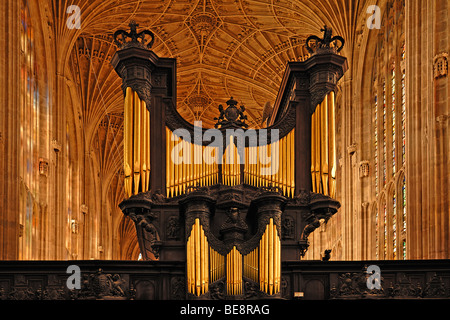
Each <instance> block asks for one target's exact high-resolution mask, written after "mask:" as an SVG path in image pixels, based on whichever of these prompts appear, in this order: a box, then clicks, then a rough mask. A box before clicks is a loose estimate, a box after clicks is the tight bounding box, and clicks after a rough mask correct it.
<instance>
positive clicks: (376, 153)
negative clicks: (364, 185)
mask: <svg viewBox="0 0 450 320" xmlns="http://www.w3.org/2000/svg"><path fill="white" fill-rule="evenodd" d="M374 145H375V152H374V163H375V195H376V196H378V96H377V95H375V121H374Z"/></svg>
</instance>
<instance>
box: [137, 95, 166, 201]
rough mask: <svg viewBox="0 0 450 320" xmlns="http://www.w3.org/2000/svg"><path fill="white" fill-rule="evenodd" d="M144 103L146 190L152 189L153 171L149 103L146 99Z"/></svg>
mask: <svg viewBox="0 0 450 320" xmlns="http://www.w3.org/2000/svg"><path fill="white" fill-rule="evenodd" d="M142 103H143V105H144V110H145V117H146V120H145V122H146V123H147V131H146V132H145V135H146V137H147V146H146V151H147V175H146V181H147V186H146V190H149V189H150V172H151V164H150V112H149V111H148V110H147V104H146V103H145V101H142ZM161 192H164V190H161Z"/></svg>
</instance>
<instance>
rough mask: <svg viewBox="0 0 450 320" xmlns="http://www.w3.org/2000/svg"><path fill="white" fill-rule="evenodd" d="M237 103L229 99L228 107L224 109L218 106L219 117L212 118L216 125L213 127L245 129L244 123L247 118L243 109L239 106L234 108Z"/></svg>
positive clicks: (246, 125)
mask: <svg viewBox="0 0 450 320" xmlns="http://www.w3.org/2000/svg"><path fill="white" fill-rule="evenodd" d="M237 103H238V102H237V101H236V100H234V99H233V97H231V98H230V100H228V101H227V105H228V107H227V108H226V109H224V108H223V106H222V105H219V111H220V115H219V117H218V118H214V120H217V123H216V124H215V125H214V126H215V127H216V128H217V127H219V126H220V127H221V128H247V127H248V124H246V123H245V120H247V116H246V115H244V111H245V107H244V106H240V107H239V108H237V107H236V105H237Z"/></svg>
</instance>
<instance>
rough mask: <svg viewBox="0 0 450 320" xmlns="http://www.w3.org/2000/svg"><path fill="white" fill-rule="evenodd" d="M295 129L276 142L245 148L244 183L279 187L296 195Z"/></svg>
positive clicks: (287, 192)
mask: <svg viewBox="0 0 450 320" xmlns="http://www.w3.org/2000/svg"><path fill="white" fill-rule="evenodd" d="M294 148H295V129H292V130H291V132H289V133H288V134H287V135H286V136H285V137H282V138H281V139H280V140H278V141H275V142H274V143H270V144H266V145H262V146H256V147H248V148H246V149H245V167H244V183H246V184H248V185H251V186H255V187H268V186H269V185H272V186H275V187H278V188H279V189H280V190H282V192H283V194H284V195H285V196H288V197H292V196H294V190H295V181H294V169H295V154H294V152H293V150H294Z"/></svg>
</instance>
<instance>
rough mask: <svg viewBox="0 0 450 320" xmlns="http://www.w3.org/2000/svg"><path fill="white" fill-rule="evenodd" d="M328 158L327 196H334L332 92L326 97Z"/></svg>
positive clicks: (333, 116)
mask: <svg viewBox="0 0 450 320" xmlns="http://www.w3.org/2000/svg"><path fill="white" fill-rule="evenodd" d="M328 99H329V101H328V110H329V112H328V123H329V128H328V141H329V143H328V156H329V173H328V174H329V176H328V179H329V196H330V197H332V198H334V197H335V196H336V149H335V148H336V131H335V130H336V127H335V125H336V124H335V121H336V120H335V104H334V99H335V98H334V91H331V92H330V94H329V95H328Z"/></svg>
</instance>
